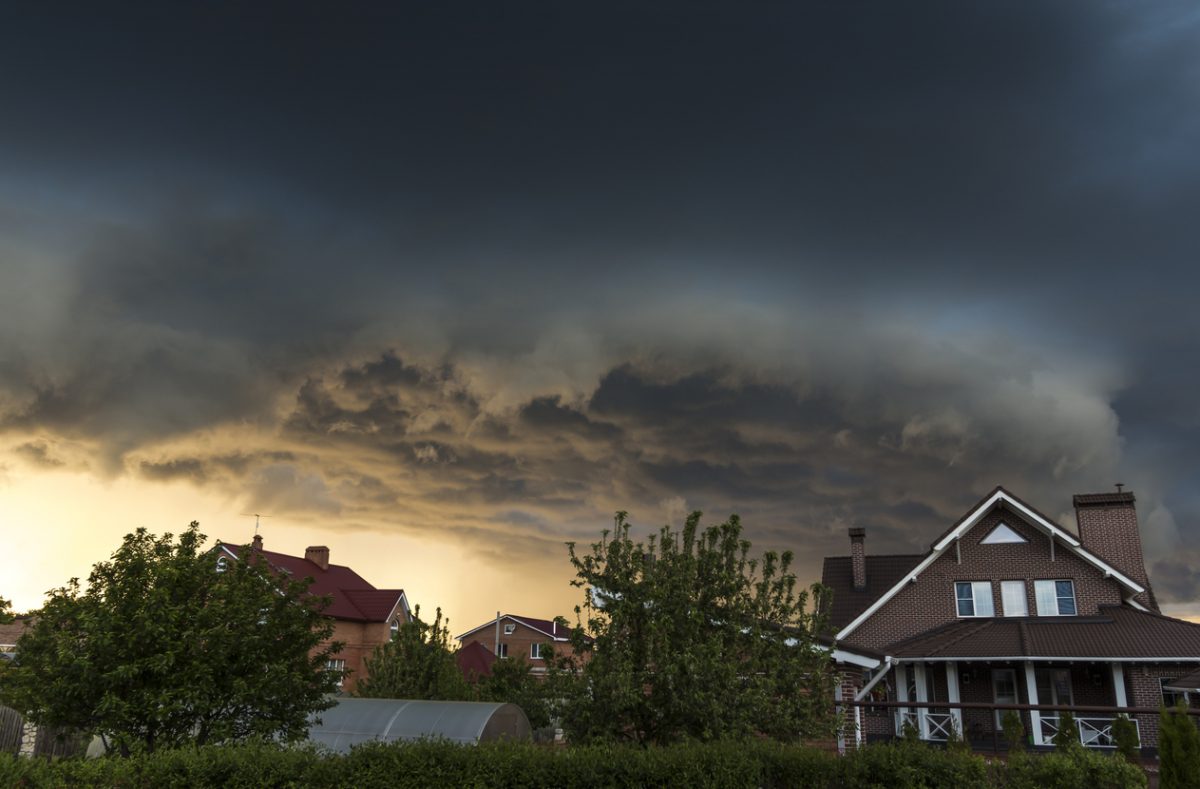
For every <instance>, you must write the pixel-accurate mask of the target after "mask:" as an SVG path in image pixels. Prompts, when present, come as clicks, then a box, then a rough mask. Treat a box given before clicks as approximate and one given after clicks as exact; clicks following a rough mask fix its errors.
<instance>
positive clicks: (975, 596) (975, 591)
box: [954, 581, 996, 619]
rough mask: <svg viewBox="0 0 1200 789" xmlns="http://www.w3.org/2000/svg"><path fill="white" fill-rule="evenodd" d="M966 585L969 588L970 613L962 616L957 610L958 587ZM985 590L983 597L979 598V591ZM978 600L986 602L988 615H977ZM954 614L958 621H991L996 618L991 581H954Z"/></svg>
mask: <svg viewBox="0 0 1200 789" xmlns="http://www.w3.org/2000/svg"><path fill="white" fill-rule="evenodd" d="M963 584H967V585H969V586H970V587H971V613H969V614H964V613H962V612H961V611H960V610H959V609H958V600H959V597H958V587H959V586H962V585H963ZM985 588H986V590H987V591H986V593H984V594H985V595H986V596H985V597H982V598H981V597H980V594H981V591H982V590H983V589H985ZM980 599H984V600H987V602H988V607H989V608H991V610H992V612H991V613H990V614H981V613H979V608H980V605H979V601H980ZM954 614H955V616H957V617H958V618H959V619H992V618H994V617H995V616H996V601H995V599H994V597H993V594H992V582H991V581H955V582H954Z"/></svg>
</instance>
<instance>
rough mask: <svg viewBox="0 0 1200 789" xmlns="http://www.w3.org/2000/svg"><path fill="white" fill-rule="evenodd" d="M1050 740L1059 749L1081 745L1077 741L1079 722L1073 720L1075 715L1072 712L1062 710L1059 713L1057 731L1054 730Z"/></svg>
mask: <svg viewBox="0 0 1200 789" xmlns="http://www.w3.org/2000/svg"><path fill="white" fill-rule="evenodd" d="M1051 742H1053V743H1054V747H1055V748H1058V749H1059V750H1070V749H1072V748H1082V747H1083V745H1082V744H1081V743H1080V741H1079V724H1077V723H1076V722H1075V716H1074V715H1073V714H1072V713H1070V712H1063V713H1060V714H1059V716H1058V731H1056V732H1054V737H1053V739H1052V740H1051Z"/></svg>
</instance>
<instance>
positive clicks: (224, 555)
mask: <svg viewBox="0 0 1200 789" xmlns="http://www.w3.org/2000/svg"><path fill="white" fill-rule="evenodd" d="M250 549H251V551H252V552H253V554H254V555H256V556H260V557H261V558H262V559H264V560H266V562H267V563H268V564H269V565H270V566H271V568H272V569H273V570H274V571H276V572H282V573H287V574H288V575H291V576H292V577H294V578H306V577H307V578H312V579H313V583H312V585H311V586H310V587H309V591H310V592H311V593H312V594H315V595H330V596H331V597H332V598H333V600H332V602H331V603H330V604H329V607H328V608H326V609H325V615H326V616H328V617H332V618H333V620H334V630H333V636H332V638H331V639H330V640H331V641H341V642H342V643H343V644H345V646H344V647H342V651H341V652H340V653H338V655H337V657H336V658H335V659H333V660H330V661H329V667H330V668H331V669H337V670H343V669H344V670H346V671H348V672H349V674H348V675H347V676H346V678H345V680H343V682H342V690H343V691H345V692H350V691H353V690H354V688H355V687H356V686H357V684H358V682H359V680H360V679H362V678H363V677H365V676H366V675H367V667H366V658H367V656H369V655H370V654H371V653H372V652H373V651H374V650H375V647H377V646H380V645H381V644H385V643H387V642H388V641H389V640H391V638H392V634H393V633H395V632H396V631H397V630H398V629H399V628H400V625H402V624H404V623H405V622H408V621H409V619H410V618H411V611H410V610H409V605H408V598H407V597H406V596H405V594H404V590H403V589H376V588H375V587H374V586H372V585H371V584H369V583H367V581H366V580H365V579H364V578H363V577H362V576H360V575H359V574H358V573H356V572H354V571H353V570H351V569H350V568H349V567H346V566H344V565H340V564H330V563H329V548H327V547H325V546H324V545H314V546H310V547H308V548H307V549H305V551H304V556H289V555H288V554H285V553H277V552H275V551H267V550H263V540H262V537H260V536H258V535H255V537H254V542H253V543H252V544H251V546H250ZM215 550H216V552H217V556H218V558H217V563H218V568H220V567H221V566H223V565H222V563H223V562H230V561H237V560H238V555H239V552H240V551H241V550H242V547H241V546H236V545H231V544H229V543H224V542H220V543H217V547H216V549H215ZM320 648H323V646H322V647H320Z"/></svg>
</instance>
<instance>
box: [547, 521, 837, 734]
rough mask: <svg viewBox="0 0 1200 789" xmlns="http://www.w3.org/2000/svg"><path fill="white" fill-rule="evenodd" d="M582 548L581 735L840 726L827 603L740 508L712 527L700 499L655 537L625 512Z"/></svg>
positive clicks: (577, 706) (572, 711)
mask: <svg viewBox="0 0 1200 789" xmlns="http://www.w3.org/2000/svg"><path fill="white" fill-rule="evenodd" d="M569 553H570V558H571V563H572V565H573V566H574V568H575V571H576V575H577V577H576V579H575V580H573V581H572V582H571V583H572V584H573V585H574V586H576V587H579V588H581V589H583V590H584V600H583V604H582V606H578V607H576V609H575V610H576V613H577V615H578V616H579V617H580V618H581V624H580V626H577V627H576V628H575V629H574V630H573V632H572V646H573V647H574V649H575V652H576V654H578V655H580V656H581V657H582V658H583V660H582V669H578V668H577V669H576V671H577V676H578V678H579V679H578V681H577V682H574V683H572V684H571V685H570V692H569V693H567V694H566V700H565V705H564V708H563V726H564V728H565V729H566V730H567V733H568V735H569V736H570V737H571V738H572V739H574V740H576V741H588V740H632V741H635V742H638V743H643V744H646V743H667V742H671V741H675V740H681V739H698V740H712V739H717V738H721V737H739V736H749V735H765V736H769V737H772V738H775V739H778V740H785V741H787V740H797V739H805V738H823V737H829V736H832V735H833V733H834V732H835V730H836V725H837V718H836V715H835V714H834V712H833V710H834V704H833V687H834V684H835V679H834V676H833V671H832V667H831V661H830V660H829V656H828V654H827V653H826V652H824V651H823V650H822V649H820V648H819V646H818V645H817V643H816V640H815V638H816V634H817V633H819V632H821V631H822V629H823V627H824V622H825V620H824V617H823V616H822V615H820V614H817V613H814V612H815V611H819V610H821V608H822V607H821V606H819V605H814V606H812V608H811V609H810V607H809V601H810V600H809V594H810V592H809V591H806V590H804V589H803V588H801V587H799V586H798V583H797V580H796V576H795V575H794V574H793V573H792V572H791V569H790V568H791V562H792V554H791V553H790V552H785V553H783V554H778V553H776V552H774V551H767V552H766V553H764V554H763V555H762V557H761V558H751V557H750V542H749V541H748V540H745V539H743V537H742V526H741V522H740V521H739V519H738V517H737V516H736V515H734V516H731V517H730V518H729V520H727V521H725V522H724V523H721V524H717V525H713V526H708V527H705V528H703V529H701V527H700V513H699V512H695V513H692V514H691V515H690V516H689V517H688V518H687V521H686V523H685V524H684V527H683V529H682V530H681V531H674V530H673V529H672V528H671V527H670V526H664V527H663V528H662V529H661V530H660V531H659V532H658V534H657V535H653V536H651V537H649V538H648V539H647V541H646V542H644V543H643V542H639V541H635V540H634V539H633V537H632V536H631V535H630V525H629V522H628V520H627V517H626V514H625V513H624V512H619V513H617V516H616V524H615V528H614V529H613V530H612V531H611V532H609V531H605V532H604V535H603V536H602V538H601V540H600V542H597V543H594V544H592V546H591V551H590V552H589V553H587V554H580V553H578V552H577V551H576V548H575V545H574V544H573V543H572V544H569ZM811 594H812V595H814V596H820V595H822V594H824V589H823V587H820V586H814V587H812V590H811ZM812 602H814V603H818V602H820V601H819V600H813V601H812ZM585 629H586V632H587V633H590V634H591V635H592V636H593V638H591V639H589V638H588V637H586V635H585Z"/></svg>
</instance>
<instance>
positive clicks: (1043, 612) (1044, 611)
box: [1033, 578, 1079, 616]
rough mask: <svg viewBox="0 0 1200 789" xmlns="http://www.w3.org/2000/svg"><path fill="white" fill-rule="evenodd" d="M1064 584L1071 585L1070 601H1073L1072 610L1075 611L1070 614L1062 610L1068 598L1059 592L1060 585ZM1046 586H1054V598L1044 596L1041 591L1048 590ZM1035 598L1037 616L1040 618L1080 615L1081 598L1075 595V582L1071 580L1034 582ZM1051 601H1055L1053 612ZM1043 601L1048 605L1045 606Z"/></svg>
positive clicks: (1051, 579)
mask: <svg viewBox="0 0 1200 789" xmlns="http://www.w3.org/2000/svg"><path fill="white" fill-rule="evenodd" d="M1062 583H1065V584H1070V585H1071V597H1070V600H1071V608H1072V609H1073V610H1072V611H1070V612H1068V613H1063V610H1062V601H1063V600H1065V599H1067V598H1066V597H1065V596H1064V595H1061V594H1059V591H1058V585H1059V584H1062ZM1046 584H1053V585H1054V586H1053V587H1052V588H1053V590H1054V595H1053V597H1051V596H1050V595H1044V594H1043V593H1042V592H1041V591H1040V589H1046V588H1047V587H1046ZM1039 587H1040V589H1039ZM1033 598H1034V602H1035V603H1036V604H1037V615H1038V616H1078V615H1079V598H1078V597H1077V596H1076V594H1075V581H1073V580H1072V579H1070V578H1039V579H1038V580H1036V581H1034V582H1033ZM1050 600H1053V601H1054V610H1053V611H1050V610H1049V601H1050ZM1043 601H1046V605H1043Z"/></svg>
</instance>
